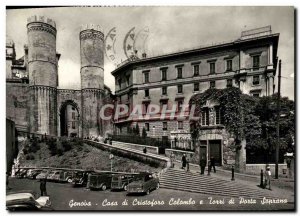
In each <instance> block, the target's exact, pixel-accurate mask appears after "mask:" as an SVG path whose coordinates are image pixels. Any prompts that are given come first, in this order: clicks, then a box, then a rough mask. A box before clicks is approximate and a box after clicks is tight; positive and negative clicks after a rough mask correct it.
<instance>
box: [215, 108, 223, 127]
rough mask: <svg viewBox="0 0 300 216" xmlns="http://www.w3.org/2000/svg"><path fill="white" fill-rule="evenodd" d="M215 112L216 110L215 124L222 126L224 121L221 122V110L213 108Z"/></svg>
mask: <svg viewBox="0 0 300 216" xmlns="http://www.w3.org/2000/svg"><path fill="white" fill-rule="evenodd" d="M215 110H216V124H217V125H219V124H223V122H224V120H223V117H224V116H223V113H222V111H221V108H220V107H219V106H216V107H215Z"/></svg>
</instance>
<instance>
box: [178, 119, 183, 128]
mask: <svg viewBox="0 0 300 216" xmlns="http://www.w3.org/2000/svg"><path fill="white" fill-rule="evenodd" d="M177 123H178V129H183V122H182V121H178V122H177Z"/></svg>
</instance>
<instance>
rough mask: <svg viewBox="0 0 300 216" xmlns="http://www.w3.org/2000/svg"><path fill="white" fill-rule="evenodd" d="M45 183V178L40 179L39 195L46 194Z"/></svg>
mask: <svg viewBox="0 0 300 216" xmlns="http://www.w3.org/2000/svg"><path fill="white" fill-rule="evenodd" d="M46 183H47V180H46V178H44V179H41V180H40V190H41V196H47V188H46Z"/></svg>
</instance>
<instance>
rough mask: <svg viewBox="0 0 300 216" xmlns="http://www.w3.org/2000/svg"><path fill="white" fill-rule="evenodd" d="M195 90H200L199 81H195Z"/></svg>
mask: <svg viewBox="0 0 300 216" xmlns="http://www.w3.org/2000/svg"><path fill="white" fill-rule="evenodd" d="M194 91H199V83H194Z"/></svg>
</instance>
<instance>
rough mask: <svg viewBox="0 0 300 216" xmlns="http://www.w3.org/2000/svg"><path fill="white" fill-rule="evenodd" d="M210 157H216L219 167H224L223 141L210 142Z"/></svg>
mask: <svg viewBox="0 0 300 216" xmlns="http://www.w3.org/2000/svg"><path fill="white" fill-rule="evenodd" d="M208 142H209V157H210V158H211V157H214V158H215V162H216V165H217V166H221V165H222V163H221V162H222V155H221V140H209V141H208Z"/></svg>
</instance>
